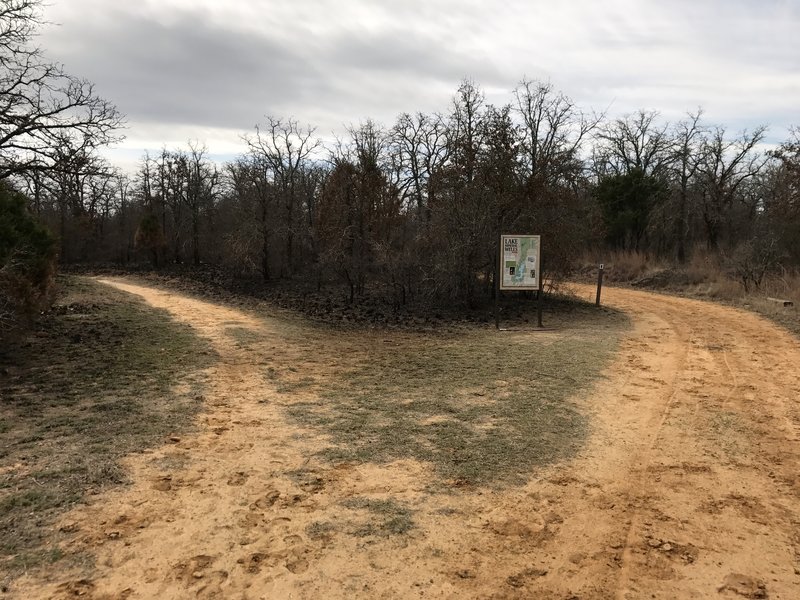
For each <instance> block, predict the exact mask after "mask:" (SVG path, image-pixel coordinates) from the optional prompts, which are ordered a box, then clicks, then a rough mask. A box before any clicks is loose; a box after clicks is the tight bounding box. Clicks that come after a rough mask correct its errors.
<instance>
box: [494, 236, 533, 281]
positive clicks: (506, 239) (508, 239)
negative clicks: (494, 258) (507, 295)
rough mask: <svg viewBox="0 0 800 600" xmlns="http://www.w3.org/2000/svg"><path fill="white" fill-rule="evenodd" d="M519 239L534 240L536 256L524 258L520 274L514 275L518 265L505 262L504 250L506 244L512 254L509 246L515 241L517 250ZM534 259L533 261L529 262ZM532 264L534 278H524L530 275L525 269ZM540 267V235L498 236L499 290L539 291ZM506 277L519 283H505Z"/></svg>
mask: <svg viewBox="0 0 800 600" xmlns="http://www.w3.org/2000/svg"><path fill="white" fill-rule="evenodd" d="M521 238H528V239H535V240H536V256H535V257H531V256H530V255H528V256H526V257H525V261H524V262H523V268H522V272H521V273H515V270H516V269H517V267H518V266H519V265H518V264H514V265H510V264H508V262H507V261H506V248H507V244H508V248H509V252H513V250H511V249H510V248H511V246H512V245H513V244H514V240H516V247H517V248H519V246H520V245H521V244H520V239H521ZM532 258H534V260H531V259H532ZM529 263H530V264H532V265H533V266H532V269H533V272H534V277H532V278H530V277H526V275H528V274H529V273H530V271H526V269H525V267H527V266H528V264H529ZM541 265H542V236H541V235H511V234H507V235H501V236H500V264H499V265H498V266H499V268H500V270H499V273H500V277H499V283H500V289H501V290H504V291H507V290H540V289H541V284H542V273H541ZM509 270H510V272H509ZM506 277H516V278H519V279H520V280H521V281H519V283H513V282H512V283H506V281H507V279H506Z"/></svg>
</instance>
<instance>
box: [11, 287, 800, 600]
mask: <svg viewBox="0 0 800 600" xmlns="http://www.w3.org/2000/svg"><path fill="white" fill-rule="evenodd" d="M108 283H109V284H111V285H114V286H116V287H118V288H119V289H123V290H125V291H128V292H130V293H135V294H139V295H141V296H142V297H144V298H145V300H146V301H147V302H149V303H150V304H152V305H154V306H157V307H161V308H164V309H166V310H168V311H170V312H171V314H172V315H173V316H174V317H175V318H177V319H179V320H182V321H184V322H187V323H189V324H191V325H192V327H193V328H195V330H196V331H197V332H198V334H199V335H202V336H204V337H207V338H208V339H210V340H211V341H212V342H213V345H214V347H215V349H216V351H217V352H218V353H219V355H220V361H219V363H218V364H216V365H215V366H214V367H212V368H211V369H209V370H208V372H207V378H208V381H209V387H208V389H207V390H206V404H207V412H206V413H204V414H203V415H202V416H201V419H200V422H199V423H198V425H199V427H198V432H197V433H195V434H191V435H185V436H183V437H182V438H181V439H173V440H171V441H170V443H168V444H166V445H165V446H164V447H163V448H159V449H157V450H155V451H151V452H150V453H148V454H144V455H137V456H134V457H131V458H130V460H129V461H128V465H127V466H128V468H129V470H130V473H131V477H132V480H133V484H132V485H131V486H130V487H129V488H127V489H124V490H116V491H113V492H110V493H107V494H104V495H103V496H101V497H98V498H96V499H95V501H94V502H93V503H92V504H91V505H90V506H88V507H85V508H81V509H78V510H76V511H74V512H73V513H72V514H70V515H68V517H67V519H66V521H65V525H66V526H68V527H74V528H76V529H77V531H78V534H77V535H76V538H75V541H74V544H75V547H76V548H89V549H91V551H92V552H93V553H94V554H95V555H96V556H97V557H98V566H97V569H96V572H95V573H94V574H93V575H92V578H91V579H80V578H78V577H75V576H70V575H69V574H64V575H63V576H62V577H61V578H60V579H58V580H57V581H55V582H52V583H48V582H43V581H37V580H33V579H31V578H23V579H22V580H20V581H18V582H17V585H18V587H17V589H16V590H15V592H17V595H18V597H19V598H32V599H33V598H57V599H62V598H73V597H75V596H76V595H81V597H85V598H93V599H95V600H101V599H102V600H107V599H112V598H113V599H117V598H130V599H136V598H142V599H145V598H165V599H169V598H176V599H177V598H236V599H239V598H242V599H245V598H247V599H250V598H289V597H293V598H321V597H324V598H331V599H339V598H342V599H343V598H374V597H385V598H430V597H440V598H542V599H545V600H546V599H550V598H552V599H556V598H558V599H567V598H572V599H576V598H580V599H582V600H587V599H588V600H592V599H597V600H600V599H611V598H651V597H652V598H664V599H667V598H670V599H671V598H697V597H721V598H741V597H742V596H744V597H754V598H756V597H765V594H766V595H768V596H769V598H772V599H775V598H785V599H790V598H796V597H798V593H797V592H798V589H800V576H799V575H798V572H800V533H798V532H800V482H798V472H799V471H800V468H799V467H800V450H799V449H798V438H797V427H798V425H800V410H799V409H798V397H800V372H798V365H800V343H798V341H797V340H796V339H795V338H793V337H791V336H790V335H789V334H787V333H785V332H784V331H782V330H780V329H778V328H777V327H775V326H774V325H772V324H770V323H768V322H766V321H764V320H763V319H760V318H759V317H756V316H755V315H751V314H748V313H744V312H741V311H735V310H732V309H730V308H725V307H721V306H716V305H713V304H707V303H701V302H696V301H691V300H685V299H680V298H670V297H663V296H657V295H653V294H647V293H643V292H637V291H631V290H619V289H613V288H608V289H607V290H606V291H605V292H604V296H605V302H607V303H608V304H610V305H613V306H616V307H618V308H620V309H622V310H624V311H626V312H628V313H629V314H630V315H631V316H632V318H633V322H634V327H633V330H632V331H631V332H630V334H629V335H627V336H626V338H625V339H624V340H623V342H622V344H621V347H620V352H619V355H618V357H617V358H616V360H615V362H614V364H613V365H612V366H611V367H610V368H609V369H608V370H607V372H606V373H605V377H604V378H603V379H601V380H600V381H599V382H598V383H597V385H596V386H595V387H594V388H593V389H592V390H591V391H590V393H588V394H587V395H586V396H585V397H584V398H581V399H578V401H579V403H580V406H581V407H582V408H583V409H584V410H585V411H586V412H587V413H589V414H590V416H591V419H592V432H591V435H590V438H589V440H588V442H587V444H586V446H585V448H584V450H583V451H582V452H581V453H580V455H579V456H578V457H577V458H576V459H575V460H572V461H570V462H568V463H563V464H559V465H553V466H551V467H548V468H546V469H541V470H539V471H537V472H536V473H533V474H532V476H531V479H530V481H529V482H528V483H527V484H526V485H524V486H520V487H514V488H507V489H463V490H461V489H453V490H452V491H451V492H450V493H441V492H432V491H431V490H430V486H431V483H432V482H434V481H435V480H436V477H435V475H434V473H433V472H432V470H431V469H430V468H429V467H428V466H427V465H425V464H421V463H417V462H415V461H410V460H404V461H396V462H395V463H391V464H389V465H371V464H361V465H351V464H334V465H331V464H328V463H324V462H321V461H320V460H318V459H317V458H316V457H315V456H314V453H315V452H316V451H317V450H319V449H320V448H322V447H323V446H324V445H325V439H324V438H322V437H320V436H319V435H317V434H313V433H311V432H309V431H307V430H304V429H303V428H301V427H299V426H298V425H296V424H294V423H289V422H287V421H286V418H285V409H286V406H287V404H289V403H291V402H294V401H298V400H303V399H304V398H303V396H302V392H293V393H292V394H278V393H276V390H275V383H274V382H273V381H270V380H269V379H268V378H267V377H266V376H265V373H266V372H267V371H268V370H269V369H271V368H276V369H281V368H286V367H287V365H292V364H294V365H302V364H309V365H311V364H313V368H314V369H316V370H318V371H319V372H320V373H321V374H322V375H323V376H324V375H325V373H331V372H334V371H335V368H336V366H335V365H334V364H333V362H331V359H329V358H321V357H318V356H313V355H311V354H310V353H309V348H310V347H313V344H311V343H309V344H306V345H301V346H293V345H291V344H288V343H287V341H286V338H285V336H283V335H282V334H281V331H280V327H281V326H282V323H281V322H279V321H276V320H273V319H269V318H263V319H262V318H255V317H253V316H249V315H246V314H244V313H242V312H241V311H237V310H234V309H231V308H227V307H225V306H219V305H214V304H210V303H208V302H203V301H200V300H194V299H190V298H185V297H183V296H180V295H177V294H173V293H168V292H163V291H159V290H154V289H151V288H146V287H143V286H138V285H133V284H131V283H128V282H125V281H123V280H110V281H108ZM578 290H579V292H580V293H581V294H585V295H586V297H589V296H590V295H591V294H592V290H590V289H589V288H588V287H585V286H584V287H579V288H578ZM536 335H537V336H539V337H537V338H536V339H537V340H540V339H542V338H541V336H548V335H553V336H555V335H560V334H559V333H557V332H555V333H537V334H536ZM242 336H244V337H245V338H247V340H249V341H248V343H247V344H242V343H240V342H239V341H237V339H239V340H241V339H242ZM520 340H521V343H527V341H526V340H525V339H524V337H520ZM340 359H342V357H337V360H340ZM343 360H346V357H345V358H344V359H343ZM312 361H313V363H312ZM326 361H327V362H326ZM334 362H335V361H334ZM306 399H307V398H306ZM353 498H362V499H363V498H372V499H378V500H381V499H387V500H388V499H392V500H394V501H397V502H401V503H402V504H403V505H404V506H406V507H408V508H409V509H411V510H413V511H414V521H415V524H416V527H415V528H414V529H412V530H411V531H410V532H409V533H407V534H405V535H402V536H394V537H386V538H381V537H374V536H373V537H359V536H354V535H350V534H347V533H346V531H345V530H346V529H347V527H348V526H350V525H348V523H350V521H354V520H358V519H359V518H363V516H364V515H363V514H361V513H358V511H356V510H351V509H347V508H344V507H346V505H347V504H346V503H347V502H348V501H349V500H351V499H353ZM356 524H357V523H356ZM66 550H67V551H69V550H70V548H66Z"/></svg>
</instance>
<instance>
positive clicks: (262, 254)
mask: <svg viewBox="0 0 800 600" xmlns="http://www.w3.org/2000/svg"><path fill="white" fill-rule="evenodd" d="M41 22H42V15H41V4H40V2H39V0H4V1H3V2H1V3H0V180H7V181H10V182H13V185H14V187H16V188H17V189H18V190H20V191H23V192H24V193H25V194H26V195H27V197H28V199H29V207H30V210H31V211H32V212H33V213H34V214H35V215H37V216H38V218H39V219H40V220H42V221H43V222H44V223H46V224H47V225H48V226H49V227H50V228H51V229H52V230H53V231H55V232H56V233H57V234H58V237H59V243H60V257H61V260H62V261H64V262H75V261H83V262H85V261H104V262H109V261H114V262H118V263H121V264H129V263H131V262H144V261H149V262H152V263H153V264H155V265H163V264H165V263H168V262H172V263H183V262H189V263H193V264H195V265H199V264H202V263H213V264H217V265H220V266H222V267H224V268H225V269H227V270H228V271H229V272H230V273H232V274H236V275H246V276H251V275H252V276H258V277H261V278H262V279H263V280H265V281H275V280H290V279H293V278H298V279H299V278H302V280H303V281H304V282H306V283H308V284H309V285H312V286H314V287H316V288H317V289H321V288H323V287H325V286H330V285H333V286H341V287H342V288H343V289H344V290H346V295H347V297H348V298H349V299H350V300H351V301H356V300H357V299H358V298H359V297H360V296H362V295H363V294H366V293H369V292H370V290H372V291H378V292H379V293H381V294H383V297H385V298H386V299H387V301H388V302H390V303H392V304H393V305H394V306H399V305H401V304H402V303H404V302H407V301H408V300H409V299H413V298H420V297H422V298H426V299H428V300H432V299H435V300H438V301H442V302H452V301H453V300H454V299H456V300H458V301H459V302H464V303H466V304H471V303H474V302H477V301H480V300H481V299H482V298H487V297H489V296H490V295H491V294H492V290H493V284H494V281H495V277H496V274H495V266H496V265H497V263H498V255H497V252H498V248H497V245H498V237H499V235H500V234H501V233H507V232H526V231H527V232H532V233H539V234H542V235H543V236H544V244H543V247H544V253H545V254H544V265H545V270H546V272H547V273H548V274H549V275H551V276H555V275H559V274H563V273H566V272H568V270H569V269H570V267H571V265H573V264H574V260H575V257H576V256H578V255H581V254H583V253H586V252H597V251H598V250H599V249H602V248H609V247H612V248H617V249H622V250H637V251H640V252H646V253H649V254H652V255H658V256H661V257H665V258H671V259H674V260H676V261H679V262H684V261H686V260H688V258H689V257H690V256H691V253H692V251H693V250H695V249H701V248H702V249H707V250H709V251H711V252H714V253H717V254H719V255H723V256H728V257H731V260H732V261H733V262H736V261H735V260H734V258H735V257H739V258H738V259H736V260H738V261H739V263H737V264H745V263H747V261H750V263H752V262H753V261H756V262H758V261H761V262H760V263H759V264H765V265H767V267H769V268H774V267H775V266H776V265H784V266H792V265H794V266H797V265H800V245H799V244H800V242H798V240H800V209H798V189H800V183H799V182H800V166H798V165H800V159H798V155H799V152H798V148H800V142H799V141H798V133H797V131H796V130H795V131H793V133H792V137H791V138H790V139H789V140H787V141H786V142H785V143H783V144H782V145H780V146H779V147H778V148H777V149H776V150H774V151H772V152H770V153H765V152H763V151H762V150H761V148H762V142H763V141H764V139H765V135H766V129H765V128H764V127H759V128H756V129H754V130H752V131H745V132H731V131H729V130H727V129H726V128H725V127H723V126H721V125H717V124H713V123H707V122H705V120H704V118H703V113H702V110H700V109H698V110H696V111H694V112H692V113H688V114H687V116H686V117H685V118H683V119H681V120H678V121H677V122H673V123H670V122H668V121H666V120H665V119H663V118H662V117H661V116H660V115H659V113H658V112H657V111H655V110H640V111H637V112H635V113H633V114H629V115H624V116H621V117H618V118H615V119H607V118H606V117H605V115H603V114H597V113H596V112H594V111H592V110H590V109H587V108H584V107H580V106H578V105H577V104H576V103H575V102H574V101H573V100H572V99H571V98H569V96H567V95H566V94H565V93H563V92H561V91H559V90H557V89H556V88H555V87H554V86H553V84H552V83H550V82H544V81H536V80H530V79H523V80H522V81H521V82H520V83H519V85H518V86H517V87H516V88H515V89H514V90H513V91H512V92H511V94H510V102H509V103H508V104H506V105H502V106H494V105H491V104H489V103H487V101H486V98H485V96H484V94H483V92H482V90H481V88H480V86H479V85H478V84H477V83H476V82H474V81H471V80H468V79H465V80H464V81H462V82H461V84H460V85H459V86H458V88H457V90H456V91H455V93H454V95H453V98H452V102H451V103H450V105H449V107H448V108H447V110H445V111H444V112H442V113H430V114H428V113H422V112H409V113H403V114H401V115H399V116H398V117H397V120H396V121H395V122H394V123H393V124H390V125H388V126H384V125H383V124H380V123H376V122H374V121H372V120H365V121H362V122H361V123H360V124H358V125H353V126H351V127H350V128H349V130H348V132H347V135H346V136H345V137H344V138H343V139H340V140H338V141H337V142H336V143H335V144H332V145H330V146H329V147H326V146H325V145H323V143H322V142H321V141H320V139H319V137H318V136H317V134H316V131H315V128H314V127H313V126H310V125H306V124H302V123H300V122H298V121H297V120H296V119H294V118H291V117H290V118H286V117H279V116H266V117H265V119H264V122H263V123H261V124H259V125H258V126H257V127H256V128H255V130H254V131H253V132H252V133H249V134H246V135H244V136H243V140H244V141H245V143H246V148H247V150H246V152H244V153H243V154H242V155H241V156H239V157H237V158H236V159H235V160H232V161H230V162H229V163H227V164H224V165H222V164H218V163H216V162H215V161H213V160H212V159H211V157H210V156H209V153H208V150H207V149H206V147H205V146H204V145H203V144H202V143H200V142H189V143H188V144H187V146H186V147H184V148H172V149H167V148H164V149H162V150H161V152H159V153H157V154H154V155H149V154H148V155H146V156H144V157H143V158H142V161H141V164H140V167H139V169H138V172H137V173H136V174H132V175H123V174H121V173H120V172H119V171H117V170H116V169H114V168H113V167H112V166H111V165H109V164H108V163H107V161H105V160H104V159H102V158H101V157H100V155H99V154H98V152H97V149H98V148H99V147H101V146H102V145H104V144H106V143H108V142H109V141H112V140H114V139H116V136H118V135H119V134H118V131H119V127H120V125H121V124H122V118H121V116H120V115H119V113H118V112H117V110H116V108H115V107H114V106H113V105H112V104H110V103H109V102H107V101H105V100H103V99H101V98H99V97H98V96H97V95H96V94H95V93H94V90H93V88H92V85H91V83H89V82H87V81H85V80H81V79H78V78H76V77H74V76H71V75H69V74H67V73H66V72H64V70H63V69H62V67H61V66H59V65H58V64H57V63H54V62H51V61H49V60H48V59H47V58H46V57H45V55H44V53H43V51H42V50H41V49H39V48H38V47H36V46H35V45H33V44H32V38H33V36H34V34H35V33H36V31H37V29H38V27H39V25H40V24H41ZM759 257H761V258H759ZM763 257H769V260H767V259H764V258H763ZM743 261H744V262H743ZM750 263H747V264H750ZM300 276H302V277H300ZM748 277H749V276H748Z"/></svg>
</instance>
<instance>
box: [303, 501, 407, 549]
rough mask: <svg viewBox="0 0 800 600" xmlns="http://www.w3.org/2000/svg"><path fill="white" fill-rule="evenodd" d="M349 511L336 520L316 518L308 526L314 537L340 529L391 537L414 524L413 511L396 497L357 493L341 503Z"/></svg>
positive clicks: (349, 533)
mask: <svg viewBox="0 0 800 600" xmlns="http://www.w3.org/2000/svg"><path fill="white" fill-rule="evenodd" d="M341 505H342V506H343V507H344V508H346V509H348V513H347V514H344V515H340V517H339V518H337V521H336V523H332V522H330V521H314V522H313V523H311V524H310V525H309V526H308V527H306V533H307V534H308V536H309V537H310V538H311V539H325V538H329V537H330V536H331V535H332V534H334V533H336V532H340V533H344V534H346V535H350V536H354V537H390V536H393V535H403V534H405V533H408V532H409V531H411V530H412V529H413V528H414V520H413V518H412V517H413V512H412V511H411V509H409V508H407V507H406V506H403V505H402V504H401V503H399V502H397V501H396V500H394V499H391V498H389V499H376V498H365V497H360V496H359V497H355V498H349V499H347V500H345V501H344V502H342V504H341Z"/></svg>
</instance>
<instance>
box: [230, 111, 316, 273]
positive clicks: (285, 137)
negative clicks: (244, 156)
mask: <svg viewBox="0 0 800 600" xmlns="http://www.w3.org/2000/svg"><path fill="white" fill-rule="evenodd" d="M314 131H315V130H314V128H312V127H305V128H303V127H301V126H300V124H299V123H298V122H297V121H296V120H294V119H291V118H290V119H287V120H283V119H278V118H275V117H271V116H267V125H266V127H264V128H261V127H260V126H256V133H255V135H250V136H245V138H244V140H245V142H246V143H247V145H248V147H249V148H250V153H251V154H252V155H253V156H255V157H258V158H259V159H261V160H262V161H263V163H264V165H265V166H266V167H267V169H268V173H269V175H270V176H271V178H272V183H273V185H274V187H275V189H276V192H277V193H278V194H279V196H280V198H281V204H282V206H283V210H284V222H283V227H284V231H285V234H286V267H287V271H288V273H289V274H291V273H292V270H293V268H294V257H293V252H294V238H295V229H296V225H297V213H298V210H299V209H298V206H299V197H298V193H297V191H298V190H297V184H298V175H299V173H300V171H301V169H302V168H303V167H304V166H305V165H306V162H307V161H308V160H309V159H310V157H311V156H313V154H314V152H315V151H316V150H317V148H318V147H319V145H320V142H319V140H317V139H316V138H315V137H314Z"/></svg>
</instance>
